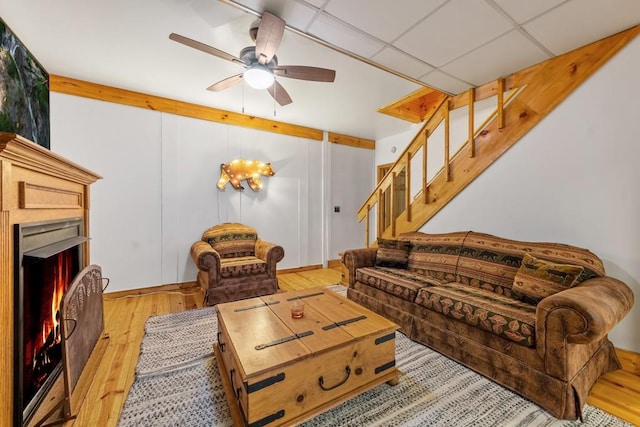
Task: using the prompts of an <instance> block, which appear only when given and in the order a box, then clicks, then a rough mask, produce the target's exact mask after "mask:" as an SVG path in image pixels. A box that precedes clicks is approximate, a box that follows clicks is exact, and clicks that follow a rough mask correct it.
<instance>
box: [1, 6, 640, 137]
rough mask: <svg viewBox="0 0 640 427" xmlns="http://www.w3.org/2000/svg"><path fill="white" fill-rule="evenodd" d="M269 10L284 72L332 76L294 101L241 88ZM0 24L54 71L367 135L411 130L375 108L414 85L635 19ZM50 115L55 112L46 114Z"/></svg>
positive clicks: (46, 12) (584, 12) (308, 16)
mask: <svg viewBox="0 0 640 427" xmlns="http://www.w3.org/2000/svg"><path fill="white" fill-rule="evenodd" d="M264 10H269V11H271V12H272V13H274V14H276V15H278V16H280V17H282V18H283V19H284V20H285V21H286V22H287V26H288V30H287V31H285V35H284V38H283V40H282V44H281V46H280V48H279V49H278V52H277V56H278V61H279V63H280V64H286V65H309V66H316V67H324V68H332V69H335V70H336V81H335V82H334V83H317V82H307V81H301V80H293V79H286V78H282V79H280V80H279V81H280V83H281V84H282V85H283V86H284V87H285V88H286V89H287V91H288V92H289V94H290V95H291V98H292V99H293V103H292V104H290V105H288V106H285V107H280V106H278V105H275V104H274V102H273V99H272V98H271V97H270V96H269V95H268V93H267V92H266V91H256V90H254V89H251V88H249V87H247V86H246V85H236V86H234V87H232V88H229V89H227V90H225V91H222V92H211V91H207V90H206V88H207V87H209V86H210V85H211V84H212V83H215V82H216V81H219V80H222V79H224V78H225V77H228V76H230V75H233V74H237V73H238V72H240V71H241V68H239V67H238V66H237V65H235V64H232V63H229V62H227V61H224V60H221V59H219V58H216V57H214V56H211V55H207V54H205V53H203V52H200V51H197V50H195V49H191V48H189V47H186V46H184V45H181V44H178V43H175V42H173V41H171V40H169V38H168V37H169V34H170V33H171V32H176V33H179V34H182V35H184V36H187V37H190V38H193V39H196V40H199V41H201V42H203V43H206V44H208V45H211V46H214V47H216V48H218V49H221V50H223V51H226V52H229V53H231V54H233V55H238V54H239V52H240V50H241V49H242V48H243V47H245V46H249V45H251V44H252V42H251V39H250V37H249V34H248V29H249V27H250V25H251V24H252V23H253V22H254V21H255V19H256V15H258V14H260V13H261V12H262V11H264ZM0 16H1V17H2V19H3V20H4V21H5V22H6V23H7V25H9V27H11V29H12V30H13V31H14V32H15V33H16V34H17V35H18V37H19V38H20V39H21V40H22V42H23V43H24V44H25V45H26V46H27V47H28V48H29V49H30V50H31V52H32V53H33V54H34V56H35V57H36V58H38V60H39V61H40V62H41V63H42V65H43V66H44V67H45V69H47V71H48V72H49V73H50V74H56V75H61V76H66V77H72V78H76V79H81V80H86V81H89V82H94V83H100V84H105V85H109V86H115V87H119V88H123V89H128V90H133V91H138V92H143V93H148V94H152V95H157V96H163V97H168V98H172V99H177V100H183V101H187V102H193V103H197V104H201V105H205V106H211V107H216V108H221V109H226V110H229V111H235V112H244V113H245V114H248V115H252V116H259V117H264V118H268V119H274V120H279V121H284V122H288V123H295V124H300V125H304V126H309V127H313V128H317V129H322V130H327V131H332V132H338V133H344V134H347V135H351V136H357V137H362V138H370V139H379V138H382V137H385V136H388V135H390V134H393V133H396V132H401V131H404V130H406V129H409V126H410V125H409V124H408V123H406V122H404V121H402V120H399V119H395V118H392V117H388V116H385V115H383V114H380V113H377V112H376V111H377V110H378V109H379V108H380V107H383V106H385V105H387V104H389V103H392V102H394V101H396V100H398V99H399V98H402V97H404V96H406V95H408V94H410V93H412V92H414V91H416V90H418V89H421V88H422V87H424V86H425V85H426V86H429V87H432V88H435V89H438V90H440V91H443V92H446V93H451V94H456V93H460V92H462V91H464V90H466V89H468V88H469V87H473V86H479V85H481V84H483V83H486V82H488V81H491V80H494V79H496V78H498V77H500V76H504V75H507V74H510V73H512V72H515V71H518V70H520V69H522V68H525V67H527V66H529V65H533V64H535V63H538V62H541V61H544V60H546V59H549V58H551V57H554V56H556V55H560V54H562V53H565V52H568V51H570V50H572V49H575V48H577V47H580V46H583V45H585V44H588V43H590V42H593V41H596V40H599V39H602V38H604V37H606V36H608V35H611V34H615V33H617V32H619V31H622V30H625V29H627V28H629V27H632V26H634V25H637V24H638V23H640V1H638V0H606V1H604V0H536V1H531V0H396V1H390V0H233V1H232V0H223V1H219V0H135V1H131V0H129V1H126V0H110V1H101V2H87V1H85V0H65V1H61V2H53V1H46V2H43V1H38V0H0ZM53 107H55V104H54V105H53Z"/></svg>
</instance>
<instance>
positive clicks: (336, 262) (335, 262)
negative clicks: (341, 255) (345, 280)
mask: <svg viewBox="0 0 640 427" xmlns="http://www.w3.org/2000/svg"><path fill="white" fill-rule="evenodd" d="M327 267H329V268H339V267H342V260H341V259H330V260H329V262H328V263H327Z"/></svg>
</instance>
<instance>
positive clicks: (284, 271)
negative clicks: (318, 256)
mask: <svg viewBox="0 0 640 427" xmlns="http://www.w3.org/2000/svg"><path fill="white" fill-rule="evenodd" d="M321 268H322V264H314V265H305V266H304V267H296V268H283V269H278V270H277V271H276V273H277V274H287V273H299V272H301V271H309V270H319V269H321Z"/></svg>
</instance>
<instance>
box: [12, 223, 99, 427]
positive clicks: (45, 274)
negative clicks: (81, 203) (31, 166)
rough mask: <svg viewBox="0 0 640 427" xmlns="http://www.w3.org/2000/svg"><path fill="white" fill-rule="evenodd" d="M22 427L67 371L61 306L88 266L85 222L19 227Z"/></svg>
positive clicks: (18, 375)
mask: <svg viewBox="0 0 640 427" xmlns="http://www.w3.org/2000/svg"><path fill="white" fill-rule="evenodd" d="M14 231H15V232H14V236H15V251H14V254H15V258H14V262H15V268H14V272H15V292H14V295H15V305H14V307H15V321H14V325H15V331H14V332H15V333H14V337H15V344H14V345H15V351H14V366H15V369H14V373H15V376H14V379H15V383H14V388H15V404H16V408H15V415H16V417H15V418H16V421H17V422H16V423H15V424H16V425H22V424H26V423H27V422H28V421H29V419H30V418H31V416H32V415H33V413H34V411H35V410H36V409H37V407H38V405H39V404H40V403H41V401H42V399H43V398H44V397H45V396H46V394H47V392H48V391H49V390H50V389H51V386H52V385H53V383H54V382H55V380H56V379H57V377H58V376H59V375H60V373H61V371H62V363H61V362H62V342H61V322H62V319H61V314H60V304H61V302H62V297H63V295H64V293H65V292H66V291H67V289H68V288H69V285H70V283H71V282H72V280H73V279H74V277H75V276H76V275H77V274H78V272H79V271H80V270H81V268H82V266H83V264H84V245H83V243H84V242H85V241H86V240H87V239H86V237H85V236H84V224H83V220H82V218H74V219H68V220H63V221H47V222H39V223H28V224H16V225H15V230H14Z"/></svg>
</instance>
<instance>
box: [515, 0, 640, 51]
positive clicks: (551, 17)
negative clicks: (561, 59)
mask: <svg viewBox="0 0 640 427" xmlns="http://www.w3.org/2000/svg"><path fill="white" fill-rule="evenodd" d="M621 11H624V13H620V12H621ZM638 22H640V1H638V0H607V1H602V0H572V1H569V2H567V3H565V4H563V5H561V6H559V7H557V8H555V9H553V10H551V11H550V12H548V13H546V14H544V15H542V16H541V17H539V18H536V19H534V20H533V21H531V22H530V23H528V24H526V25H524V29H525V30H526V31H527V32H528V33H529V34H531V35H532V36H533V37H535V38H536V39H537V40H538V41H540V43H542V44H543V45H544V46H545V47H547V48H548V49H549V50H550V51H552V52H553V53H554V54H556V55H560V54H563V53H565V52H568V51H570V50H573V49H575V48H576V47H579V46H584V45H586V44H589V43H591V42H594V41H597V40H600V39H602V38H604V37H606V36H607V35H610V34H614V33H617V32H620V31H622V30H625V29H627V28H629V27H632V26H634V25H636V24H637V23H638Z"/></svg>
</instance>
